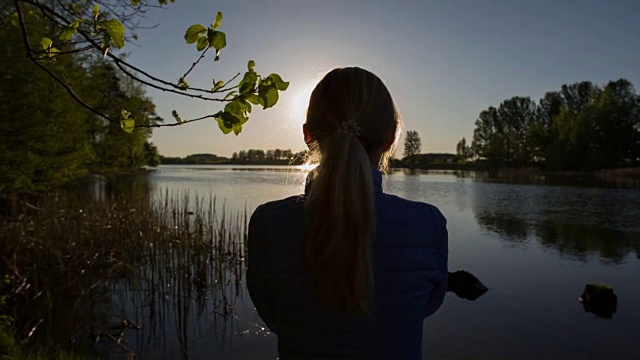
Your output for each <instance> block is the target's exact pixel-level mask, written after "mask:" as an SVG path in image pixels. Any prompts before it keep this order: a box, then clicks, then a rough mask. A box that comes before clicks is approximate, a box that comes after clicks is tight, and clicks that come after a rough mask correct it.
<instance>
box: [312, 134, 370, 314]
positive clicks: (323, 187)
mask: <svg viewBox="0 0 640 360" xmlns="http://www.w3.org/2000/svg"><path fill="white" fill-rule="evenodd" d="M319 147H320V149H319V150H320V154H321V155H320V156H321V158H320V163H319V166H318V169H317V172H316V176H315V178H314V179H313V180H312V184H311V189H310V191H309V194H308V198H307V202H306V206H307V209H308V213H312V214H313V222H312V223H311V226H310V228H309V235H308V238H307V247H306V252H307V258H308V260H309V271H310V274H311V280H312V282H313V284H314V285H315V287H316V289H317V290H318V292H319V294H320V295H321V300H323V301H324V302H325V303H326V304H327V305H328V306H330V307H331V308H333V309H335V310H338V311H344V312H350V311H354V310H355V311H361V312H364V313H368V312H369V308H370V302H371V297H372V294H371V292H372V287H373V284H372V282H373V275H372V270H371V251H370V248H371V240H372V235H373V226H374V208H373V207H374V205H373V184H372V179H371V162H370V160H369V156H368V155H367V152H366V151H365V149H364V147H363V146H362V144H361V143H360V141H359V140H358V139H356V138H355V137H354V136H353V135H350V134H348V133H346V134H343V133H338V134H336V135H334V136H332V137H330V138H327V139H326V140H325V141H323V143H322V144H320V145H319Z"/></svg>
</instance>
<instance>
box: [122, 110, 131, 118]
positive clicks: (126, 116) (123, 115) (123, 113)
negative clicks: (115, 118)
mask: <svg viewBox="0 0 640 360" xmlns="http://www.w3.org/2000/svg"><path fill="white" fill-rule="evenodd" d="M121 114H122V118H123V119H128V118H129V115H131V113H130V112H128V111H127V110H124V109H122V112H121Z"/></svg>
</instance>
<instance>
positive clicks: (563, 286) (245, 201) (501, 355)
mask: <svg viewBox="0 0 640 360" xmlns="http://www.w3.org/2000/svg"><path fill="white" fill-rule="evenodd" d="M303 179H304V173H303V172H302V171H301V170H299V169H298V168H296V167H241V166H188V165H181V166H160V167H159V168H157V169H155V170H150V171H149V172H148V174H147V175H146V176H144V177H136V178H135V180H133V181H132V183H133V184H134V185H135V182H144V188H145V189H146V190H145V191H149V192H150V193H151V194H152V195H153V196H162V194H183V193H184V192H187V191H188V193H189V196H191V197H194V198H196V197H205V198H208V197H209V196H210V194H213V195H215V198H216V201H217V204H219V206H220V205H222V206H224V207H226V208H227V209H228V210H230V211H231V212H235V211H245V210H246V211H248V213H251V212H252V211H253V209H255V207H256V206H258V205H259V204H261V203H263V202H266V201H270V200H275V199H280V198H283V197H287V196H290V195H295V194H299V193H301V192H302V189H303ZM104 186H105V184H104V183H100V182H99V183H98V184H97V188H96V189H97V190H96V193H97V194H100V193H101V192H103V191H104V189H103V187H104ZM384 188H385V192H388V193H391V194H395V195H399V196H402V197H405V198H408V199H412V200H419V201H425V202H428V203H431V204H434V205H436V206H437V207H438V208H440V210H441V211H442V213H443V214H444V215H445V217H446V218H447V220H448V230H449V270H450V271H455V270H460V269H465V270H468V271H470V272H471V273H473V274H474V275H475V276H477V277H478V278H479V279H480V280H481V281H482V282H483V283H484V284H485V285H486V286H487V287H488V288H489V291H488V292H487V293H486V294H484V295H483V296H481V297H480V298H478V299H477V300H475V301H470V300H464V299H461V298H458V297H456V296H455V295H453V294H452V293H448V294H447V296H446V298H445V301H444V304H443V305H442V307H441V308H440V310H439V311H438V312H437V313H435V314H434V315H433V316H431V317H429V318H428V319H427V320H425V322H424V340H423V352H424V357H425V358H428V359H461V358H470V359H516V358H517V359H542V358H544V359H602V358H607V359H609V358H611V359H640V351H639V350H638V341H639V340H640V337H638V328H639V327H640V189H619V188H596V187H578V186H548V185H538V184H508V183H504V182H496V181H494V180H493V179H491V178H487V177H486V176H482V175H481V174H475V173H456V172H445V171H429V172H424V171H423V172H420V171H418V172H410V171H406V170H405V171H402V170H396V171H394V172H393V173H392V174H390V175H388V176H386V179H385V184H384ZM592 282H602V283H606V284H609V285H611V286H613V287H614V290H615V293H616V295H617V296H618V303H617V311H616V312H615V313H614V314H613V316H612V318H610V319H605V318H600V317H597V316H595V315H594V314H592V313H588V312H585V310H584V309H583V306H582V305H581V303H580V302H579V301H578V297H579V296H580V295H581V293H582V291H583V289H584V287H585V284H587V283H592ZM165 285H166V286H171V284H165ZM136 286H139V285H136V284H135V282H127V283H123V284H120V285H116V286H114V288H113V301H114V304H115V306H116V308H118V309H119V311H120V312H121V316H123V317H126V318H129V319H133V320H134V321H136V322H137V323H138V324H140V325H141V326H142V329H141V330H138V331H131V332H128V333H127V335H126V336H125V340H126V344H127V347H128V348H129V349H131V350H132V351H134V352H135V353H136V354H137V355H138V356H140V357H141V358H143V359H175V358H182V359H276V358H277V350H276V337H275V335H273V334H271V333H270V332H269V331H268V329H266V328H265V327H264V325H263V324H262V322H261V320H260V318H259V317H258V316H257V314H256V312H255V310H254V309H253V305H252V303H251V300H250V298H249V296H248V294H247V292H246V289H245V288H244V283H242V285H241V286H240V287H237V286H234V285H233V284H232V283H231V282H230V283H229V284H228V286H227V287H226V288H225V290H224V291H223V293H222V294H221V293H213V292H209V293H206V294H205V295H199V296H200V298H198V299H197V298H195V295H194V296H193V297H189V298H187V299H178V298H174V297H171V296H168V295H167V296H164V298H161V299H160V300H157V299H155V300H154V302H153V304H154V305H153V306H149V303H150V302H149V299H148V298H147V297H148V295H147V294H146V293H144V292H142V291H138V290H139V289H138V288H137V287H136ZM110 352H112V354H113V356H114V358H118V357H122V358H124V353H123V352H118V349H117V348H114V349H111V350H110Z"/></svg>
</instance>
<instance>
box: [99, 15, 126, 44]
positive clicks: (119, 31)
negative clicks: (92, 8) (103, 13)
mask: <svg viewBox="0 0 640 360" xmlns="http://www.w3.org/2000/svg"><path fill="white" fill-rule="evenodd" d="M99 24H100V28H102V29H104V32H105V34H106V39H110V40H111V41H112V42H113V45H114V46H115V47H117V48H118V49H121V48H123V47H124V25H122V23H121V22H120V21H118V20H116V19H109V20H105V21H102V22H100V23H99ZM107 43H108V41H107Z"/></svg>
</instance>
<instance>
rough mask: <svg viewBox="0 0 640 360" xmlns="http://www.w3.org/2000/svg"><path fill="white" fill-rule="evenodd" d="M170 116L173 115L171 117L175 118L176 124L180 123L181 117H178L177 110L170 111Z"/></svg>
mask: <svg viewBox="0 0 640 360" xmlns="http://www.w3.org/2000/svg"><path fill="white" fill-rule="evenodd" d="M171 116H173V118H174V119H176V122H177V123H178V124H181V123H182V118H181V117H180V115H179V114H178V112H177V111H176V110H173V111H171Z"/></svg>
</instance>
